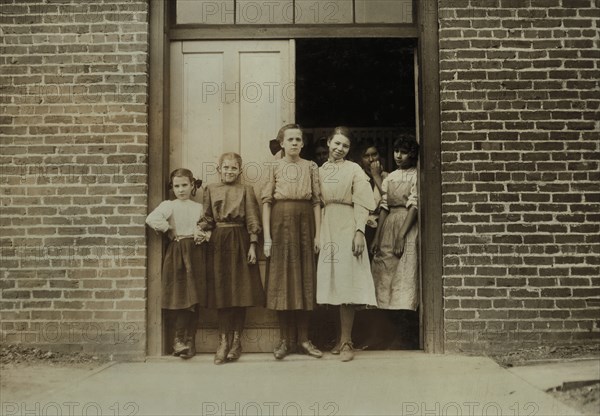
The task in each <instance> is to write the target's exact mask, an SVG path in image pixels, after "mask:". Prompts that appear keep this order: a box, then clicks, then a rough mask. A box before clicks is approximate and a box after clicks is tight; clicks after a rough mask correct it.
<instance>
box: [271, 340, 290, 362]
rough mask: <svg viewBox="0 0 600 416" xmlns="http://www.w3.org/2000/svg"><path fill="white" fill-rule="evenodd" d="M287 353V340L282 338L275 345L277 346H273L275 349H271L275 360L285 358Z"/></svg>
mask: <svg viewBox="0 0 600 416" xmlns="http://www.w3.org/2000/svg"><path fill="white" fill-rule="evenodd" d="M288 354H289V350H288V346H287V341H286V340H285V339H282V340H280V341H279V345H277V348H275V351H273V355H274V356H275V358H276V359H277V360H283V359H284V358H285V356H286V355H288Z"/></svg>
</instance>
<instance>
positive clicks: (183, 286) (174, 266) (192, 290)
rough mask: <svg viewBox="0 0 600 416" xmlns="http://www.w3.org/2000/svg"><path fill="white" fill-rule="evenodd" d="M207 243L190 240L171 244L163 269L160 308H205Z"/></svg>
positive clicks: (186, 239)
mask: <svg viewBox="0 0 600 416" xmlns="http://www.w3.org/2000/svg"><path fill="white" fill-rule="evenodd" d="M206 295H207V292H206V244H201V245H199V246H198V245H196V244H195V243H194V240H193V239H192V238H185V239H183V240H180V241H171V242H170V243H169V246H168V247H167V253H166V255H165V260H164V263H163V269H162V307H163V309H186V308H189V307H191V306H193V305H195V304H199V305H200V306H206V305H207V296H206Z"/></svg>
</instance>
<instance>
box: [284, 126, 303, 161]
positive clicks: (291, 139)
mask: <svg viewBox="0 0 600 416" xmlns="http://www.w3.org/2000/svg"><path fill="white" fill-rule="evenodd" d="M281 147H282V148H283V150H284V152H285V155H286V156H290V157H293V158H295V157H299V156H300V150H302V148H303V147H304V142H303V141H302V132H301V131H300V130H299V129H289V130H286V131H285V132H284V133H283V141H282V142H281Z"/></svg>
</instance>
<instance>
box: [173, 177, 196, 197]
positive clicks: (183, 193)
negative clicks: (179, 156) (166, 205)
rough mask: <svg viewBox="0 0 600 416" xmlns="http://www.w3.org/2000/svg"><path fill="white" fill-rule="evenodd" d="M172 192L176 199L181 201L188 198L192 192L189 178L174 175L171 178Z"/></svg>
mask: <svg viewBox="0 0 600 416" xmlns="http://www.w3.org/2000/svg"><path fill="white" fill-rule="evenodd" d="M173 193H174V194H175V196H176V197H177V199H181V200H182V201H185V200H186V199H190V195H191V194H192V183H191V182H190V178H188V177H186V176H175V177H174V178H173Z"/></svg>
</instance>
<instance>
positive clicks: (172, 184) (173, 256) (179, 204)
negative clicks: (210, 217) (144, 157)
mask: <svg viewBox="0 0 600 416" xmlns="http://www.w3.org/2000/svg"><path fill="white" fill-rule="evenodd" d="M201 184H202V181H200V180H195V179H194V175H193V174H192V172H191V171H189V170H188V169H175V170H174V171H173V172H171V175H170V179H169V189H171V190H172V191H173V193H174V194H175V197H176V198H177V199H175V200H172V201H171V200H169V201H163V202H161V203H160V205H159V206H158V207H157V208H156V209H155V210H154V211H152V212H151V213H150V215H148V218H146V224H148V225H149V226H150V227H151V228H152V229H154V230H155V231H160V232H168V236H169V239H170V243H169V246H168V247H167V252H166V255H165V259H164V263H163V268H162V308H163V309H167V310H170V311H174V318H175V339H174V342H173V355H177V356H180V357H181V358H191V357H193V356H194V355H195V354H196V346H195V340H194V338H195V334H196V327H197V324H198V308H199V306H206V261H205V260H206V250H205V246H206V244H200V245H197V244H195V243H194V232H195V229H196V223H197V222H198V220H199V219H200V218H202V215H203V207H202V204H199V203H197V202H194V201H192V200H190V196H192V195H195V194H196V189H197V188H198V187H200V186H201Z"/></svg>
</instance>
